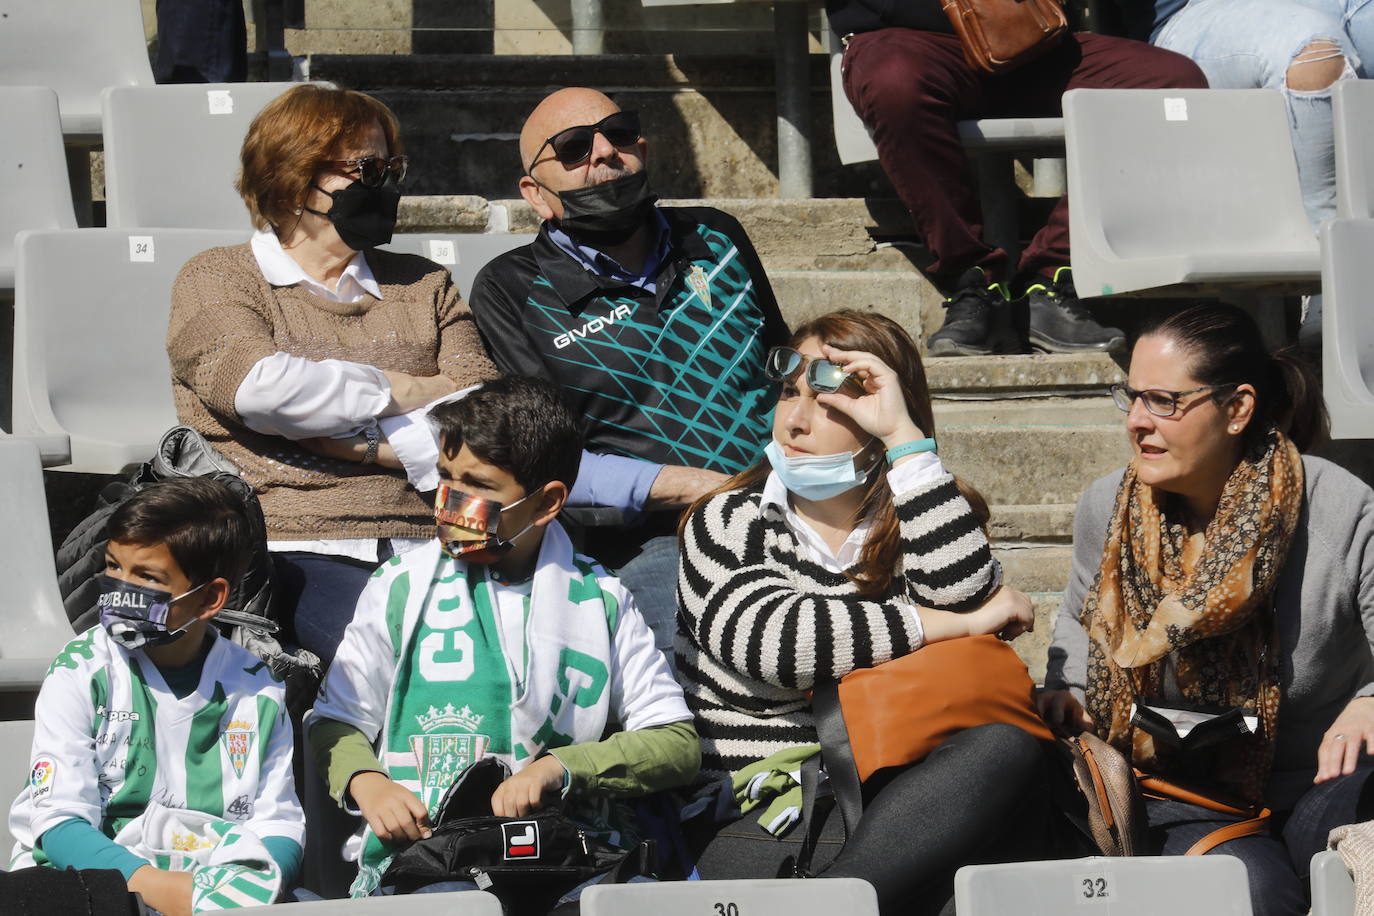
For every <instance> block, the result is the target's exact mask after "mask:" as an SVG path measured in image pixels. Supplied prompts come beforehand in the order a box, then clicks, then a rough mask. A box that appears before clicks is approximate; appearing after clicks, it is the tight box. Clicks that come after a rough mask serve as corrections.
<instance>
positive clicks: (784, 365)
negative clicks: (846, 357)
mask: <svg viewBox="0 0 1374 916" xmlns="http://www.w3.org/2000/svg"><path fill="white" fill-rule="evenodd" d="M802 367H805V368H806V384H808V385H810V386H811V390H812V391H816V392H820V393H821V394H830V393H832V392H835V391H839V390H840V388H842V387H843V386H844V383H845V382H848V381H850V380H852V379H854V377H853V376H852V375H850V374H849V373H848V372H846V371H844V367H843V366H841V365H840V364H839V363H837V362H832V361H831V360H828V359H813V360H810V361H809V362H808V361H807V358H806V357H805V356H803V355H802V354H801V353H799V352H797V351H796V350H794V349H792V348H791V347H774V348H773V349H771V350H769V351H768V358H767V359H766V360H764V363H763V374H764V375H766V376H768V377H769V378H770V379H772V380H773V381H775V382H788V381H791V380H792V379H793V378H795V377H796V376H797V374H798V373H799V372H801V371H802Z"/></svg>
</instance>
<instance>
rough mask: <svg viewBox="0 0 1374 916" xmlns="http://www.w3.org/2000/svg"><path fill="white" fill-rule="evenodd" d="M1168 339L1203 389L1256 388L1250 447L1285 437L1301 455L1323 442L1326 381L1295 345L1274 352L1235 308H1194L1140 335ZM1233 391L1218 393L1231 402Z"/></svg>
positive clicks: (1248, 433)
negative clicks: (1272, 434)
mask: <svg viewBox="0 0 1374 916" xmlns="http://www.w3.org/2000/svg"><path fill="white" fill-rule="evenodd" d="M1152 335H1153V336H1159V337H1167V338H1169V339H1170V340H1173V341H1174V342H1175V343H1177V344H1178V345H1179V346H1180V347H1181V348H1182V349H1183V350H1184V351H1185V352H1187V354H1188V356H1189V360H1190V365H1189V374H1190V375H1192V377H1193V378H1195V379H1197V380H1198V382H1199V383H1201V384H1203V385H1220V386H1230V385H1242V384H1248V385H1251V386H1252V387H1254V389H1255V417H1254V419H1253V420H1252V421H1251V422H1250V425H1249V427H1248V428H1247V429H1246V430H1245V440H1246V445H1247V446H1250V445H1253V444H1254V443H1255V441H1256V440H1257V439H1259V438H1261V437H1263V436H1265V435H1267V434H1268V432H1269V429H1270V428H1275V429H1278V430H1279V431H1280V432H1282V433H1284V434H1285V435H1286V436H1288V438H1289V439H1290V440H1292V442H1293V444H1294V445H1295V446H1297V448H1298V451H1300V452H1305V451H1307V450H1308V449H1309V448H1311V447H1312V446H1313V445H1317V444H1320V443H1321V442H1322V441H1324V440H1325V439H1326V438H1327V435H1328V431H1329V429H1328V418H1327V414H1326V402H1325V401H1324V400H1323V399H1322V391H1321V383H1320V382H1319V381H1317V376H1316V374H1315V373H1314V372H1313V371H1312V370H1311V368H1309V367H1308V365H1307V363H1305V362H1304V361H1303V360H1302V359H1301V358H1299V357H1298V356H1297V354H1296V352H1295V351H1294V350H1293V348H1291V347H1286V348H1284V349H1281V350H1278V351H1275V352H1273V353H1271V352H1270V351H1269V348H1268V347H1267V346H1265V344H1264V338H1263V337H1262V336H1261V335H1260V329H1259V325H1257V324H1256V323H1255V319H1253V318H1251V317H1250V316H1249V315H1248V314H1246V313H1245V312H1244V311H1242V310H1241V309H1238V308H1236V307H1235V306H1232V305H1194V306H1191V307H1189V308H1186V309H1184V310H1183V311H1181V312H1175V313H1174V314H1172V315H1170V316H1168V317H1167V318H1164V319H1162V320H1158V321H1155V322H1154V323H1152V324H1150V325H1147V326H1146V328H1145V329H1144V330H1143V331H1141V332H1140V337H1148V336H1152ZM1231 395H1232V392H1231V391H1230V390H1228V389H1225V388H1224V389H1223V390H1221V391H1218V392H1216V393H1215V394H1213V397H1214V398H1216V399H1217V400H1218V401H1225V400H1227V399H1228V398H1230V397H1231Z"/></svg>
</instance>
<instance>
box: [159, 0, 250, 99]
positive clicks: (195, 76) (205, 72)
mask: <svg viewBox="0 0 1374 916" xmlns="http://www.w3.org/2000/svg"><path fill="white" fill-rule="evenodd" d="M153 78H154V79H156V80H157V81H158V82H159V83H241V82H243V81H244V80H246V79H247V78H248V27H247V24H246V23H245V21H244V17H243V0H157V60H156V61H155V62H154V64H153Z"/></svg>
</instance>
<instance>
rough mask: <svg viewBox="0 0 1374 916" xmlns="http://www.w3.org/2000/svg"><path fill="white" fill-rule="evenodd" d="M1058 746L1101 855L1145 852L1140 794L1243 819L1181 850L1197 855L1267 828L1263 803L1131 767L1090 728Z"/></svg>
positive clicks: (1267, 810) (1267, 823) (1186, 853)
mask: <svg viewBox="0 0 1374 916" xmlns="http://www.w3.org/2000/svg"><path fill="white" fill-rule="evenodd" d="M1061 744H1062V746H1063V747H1064V748H1065V750H1066V751H1067V752H1068V755H1069V758H1070V760H1071V761H1072V763H1073V775H1074V778H1075V780H1076V781H1077V783H1078V790H1079V792H1081V793H1082V795H1083V799H1084V801H1085V802H1086V803H1087V820H1088V823H1087V828H1088V832H1089V833H1091V835H1092V838H1093V842H1094V843H1096V844H1097V848H1098V850H1099V851H1101V853H1102V854H1103V855H1104V856H1139V855H1148V854H1149V850H1148V849H1147V848H1146V829H1147V822H1146V818H1145V801H1144V799H1145V797H1146V796H1149V797H1151V798H1172V799H1175V800H1177V801H1182V802H1187V803H1188V804H1190V805H1198V806H1199V807H1203V808H1207V809H1208V810H1211V811H1217V812H1220V813H1222V814H1231V815H1234V816H1236V817H1241V818H1244V820H1240V821H1237V822H1236V823H1234V824H1227V825H1226V826H1225V827H1219V828H1217V829H1216V830H1213V831H1212V832H1211V833H1209V834H1207V835H1206V836H1204V837H1202V839H1200V840H1198V841H1197V842H1196V843H1194V844H1193V845H1192V846H1190V847H1189V848H1188V851H1187V852H1185V853H1184V855H1189V856H1200V855H1203V854H1204V853H1206V852H1208V851H1210V850H1211V849H1213V848H1215V847H1217V846H1219V845H1221V844H1222V843H1225V842H1226V841H1227V840H1234V839H1237V838H1239V837H1244V836H1255V835H1257V834H1261V833H1264V832H1265V831H1267V830H1268V829H1269V817H1270V812H1269V809H1268V808H1245V807H1240V806H1237V805H1232V804H1229V803H1227V802H1224V801H1219V800H1217V799H1215V798H1212V797H1210V796H1208V795H1205V794H1203V793H1201V792H1198V791H1196V790H1193V789H1189V788H1187V787H1185V786H1180V785H1178V784H1176V783H1172V782H1169V781H1168V780H1165V779H1161V778H1160V777H1158V776H1151V775H1149V774H1147V773H1144V772H1142V771H1141V770H1137V769H1134V768H1133V767H1132V766H1131V763H1130V761H1128V760H1127V759H1126V757H1125V755H1124V754H1122V753H1121V752H1120V751H1118V750H1117V749H1116V748H1114V747H1112V746H1111V745H1110V744H1108V743H1107V742H1105V741H1103V740H1102V739H1101V738H1099V737H1097V736H1096V735H1094V734H1093V733H1092V732H1083V734H1081V735H1079V736H1078V737H1077V738H1066V739H1064V740H1063V741H1062V743H1061Z"/></svg>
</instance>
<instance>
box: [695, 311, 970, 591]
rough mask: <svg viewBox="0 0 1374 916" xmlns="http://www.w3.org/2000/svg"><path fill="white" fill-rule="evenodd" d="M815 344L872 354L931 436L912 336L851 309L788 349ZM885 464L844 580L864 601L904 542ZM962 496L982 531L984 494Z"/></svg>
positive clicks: (814, 323) (883, 584)
mask: <svg viewBox="0 0 1374 916" xmlns="http://www.w3.org/2000/svg"><path fill="white" fill-rule="evenodd" d="M810 338H815V339H817V340H820V341H822V342H824V343H828V344H830V345H831V346H832V347H837V348H838V349H841V350H862V351H864V352H866V353H872V354H873V355H874V356H876V357H878V358H879V359H881V360H882V361H883V362H885V363H887V364H888V365H889V366H891V367H892V369H893V371H894V372H896V373H897V378H898V379H900V381H901V388H902V396H903V398H904V399H905V400H906V408H907V410H908V411H910V413H911V419H913V420H915V421H916V425H917V426H919V427H920V428H921V430H922V432H924V433H925V434H926V435H927V436H930V437H932V438H933V437H934V436H935V414H934V411H933V410H932V408H931V405H930V386H929V385H928V384H927V383H926V370H925V367H924V366H923V365H922V364H921V355H920V353H919V351H917V349H916V342H915V341H914V340H912V339H911V335H910V334H908V333H907V332H906V330H905V329H904V328H903V327H902V326H901V325H899V324H898V323H897V322H895V321H893V320H892V319H891V318H888V317H886V316H884V315H879V314H877V313H875V312H860V311H856V310H853V309H845V310H843V311H838V312H831V313H830V314H828V315H822V316H821V317H819V318H815V319H812V320H811V321H808V322H807V323H806V324H803V325H802V326H801V327H799V328H797V329H796V330H795V331H794V332H793V333H792V342H791V343H792V346H794V347H795V346H799V345H800V344H801V343H802V342H803V341H806V340H808V339H810ZM769 470H771V468H770V466H769V464H768V460H767V459H766V458H765V459H763V460H761V461H759V462H758V463H757V464H755V465H754V466H753V467H751V468H747V469H746V470H743V471H741V472H740V473H738V474H736V475H735V476H734V477H731V478H730V479H729V480H727V481H725V483H723V484H721V485H720V486H719V487H717V488H716V489H715V490H713V491H712V492H710V493H708V494H706V495H705V496H703V497H701V498H700V499H698V500H697V501H696V502H695V503H693V505H692V507H691V508H690V509H688V510H687V512H686V513H684V514H683V516H682V522H681V526H680V529H679V532H680V531H681V527H685V526H686V523H687V518H688V516H690V515H691V514H692V513H693V512H696V511H697V510H698V509H699V508H701V506H702V505H703V504H704V503H705V502H706V501H707V500H709V499H711V498H712V497H714V496H717V495H719V494H721V493H726V492H729V491H731V490H742V489H748V488H751V487H757V486H760V485H761V484H762V483H763V481H764V480H765V479H766V478H767V477H768V472H769ZM885 470H886V467H885V465H884V462H879V463H878V466H877V468H875V469H874V471H873V473H872V474H871V475H870V477H869V480H868V484H867V486H866V489H865V492H864V498H863V502H862V503H861V504H860V507H859V511H858V515H857V517H856V518H855V519H854V520H853V521H854V523H856V524H857V523H858V521H859V519H861V518H865V517H867V518H871V519H872V527H871V528H870V529H869V534H868V540H867V541H865V543H864V546H863V550H862V551H861V552H860V554H859V562H858V564H857V565H856V567H855V569H854V571H846V572H845V575H846V576H848V577H849V579H850V581H851V582H853V583H854V584H855V586H857V587H858V589H859V594H861V595H863V596H864V597H873V596H877V595H882V594H885V593H886V592H887V591H888V589H890V588H891V586H892V580H893V578H894V576H895V575H896V572H897V565H898V561H899V560H900V559H901V552H902V536H901V530H900V529H899V527H898V524H897V510H896V508H895V507H894V506H893V504H892V490H891V489H890V488H889V487H888V485H887V474H886V473H884V471H885ZM955 483H956V484H957V485H958V487H959V490H960V492H962V493H963V494H964V498H965V499H967V500H968V502H969V505H970V506H972V507H973V511H974V514H975V515H976V516H977V517H978V521H979V524H982V525H986V524H987V522H988V519H989V518H990V517H991V513H990V512H989V511H988V504H987V501H986V500H984V499H983V496H982V494H980V493H979V492H978V491H977V490H975V489H973V488H972V487H970V486H969V485H967V484H966V483H964V482H963V481H962V480H959V479H957V478H956V479H955Z"/></svg>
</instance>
